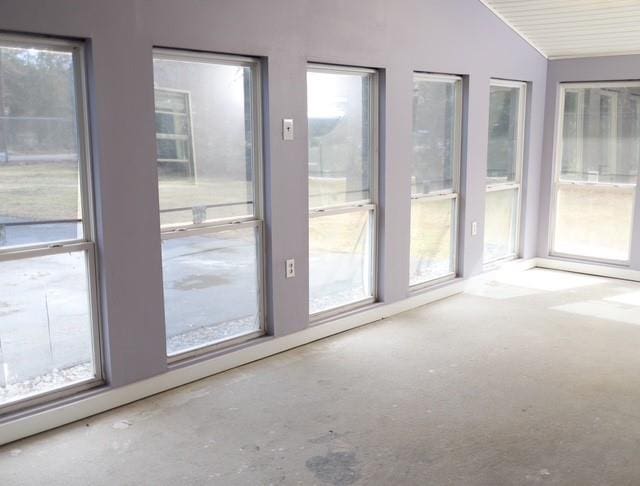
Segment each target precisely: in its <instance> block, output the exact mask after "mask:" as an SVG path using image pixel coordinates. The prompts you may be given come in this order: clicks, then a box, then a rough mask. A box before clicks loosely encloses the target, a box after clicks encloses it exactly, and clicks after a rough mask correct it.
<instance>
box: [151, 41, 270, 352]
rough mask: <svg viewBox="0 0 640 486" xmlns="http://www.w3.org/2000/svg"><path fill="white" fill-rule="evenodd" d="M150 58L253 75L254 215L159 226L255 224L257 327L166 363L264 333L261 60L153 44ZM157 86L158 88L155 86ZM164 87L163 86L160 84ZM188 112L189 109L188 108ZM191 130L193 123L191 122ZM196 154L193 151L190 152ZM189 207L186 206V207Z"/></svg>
mask: <svg viewBox="0 0 640 486" xmlns="http://www.w3.org/2000/svg"><path fill="white" fill-rule="evenodd" d="M153 59H154V60H155V59H163V60H169V61H175V60H178V61H180V60H184V61H189V62H202V63H207V64H211V63H215V64H225V65H230V66H242V67H248V68H249V69H250V70H251V76H252V93H251V96H252V111H253V113H252V115H253V126H252V134H253V140H252V142H253V143H252V148H253V161H254V163H253V194H254V196H253V215H249V216H243V217H235V218H233V217H232V218H220V219H217V220H212V221H206V222H204V223H198V224H177V225H167V226H165V227H161V228H160V237H161V240H162V241H164V240H170V239H175V238H182V237H189V236H195V235H200V234H212V233H216V232H220V231H228V230H235V229H241V228H250V227H253V228H256V234H257V239H258V241H257V242H256V251H257V255H256V261H257V264H258V282H257V286H258V319H259V322H260V326H259V329H257V330H254V331H252V332H250V333H247V334H244V335H241V336H236V337H232V338H231V339H228V340H224V341H218V342H214V343H211V344H204V345H202V346H197V347H193V348H189V349H185V350H183V351H180V352H178V353H175V354H168V353H167V363H169V364H173V363H177V362H182V361H185V360H188V359H191V358H194V357H198V356H203V355H208V354H212V353H215V352H217V351H220V350H221V349H225V348H228V347H231V346H235V345H239V344H241V343H244V342H246V341H249V340H251V339H255V338H257V337H261V336H264V335H265V334H266V329H267V322H266V321H267V317H266V274H265V260H266V245H265V228H264V199H263V197H264V196H263V194H264V192H263V171H264V167H263V166H264V159H263V148H262V144H263V133H262V130H263V122H262V117H263V113H262V111H263V109H262V73H261V63H260V60H259V59H257V58H253V57H246V56H232V55H224V54H214V53H208V52H194V51H186V50H181V49H166V48H154V49H153ZM156 89H158V88H157V87H156ZM159 89H166V88H159ZM190 113H191V110H190ZM191 128H192V130H193V125H192V127H191ZM193 154H194V155H193V156H194V157H195V151H194V152H193ZM189 209H191V208H185V210H189Z"/></svg>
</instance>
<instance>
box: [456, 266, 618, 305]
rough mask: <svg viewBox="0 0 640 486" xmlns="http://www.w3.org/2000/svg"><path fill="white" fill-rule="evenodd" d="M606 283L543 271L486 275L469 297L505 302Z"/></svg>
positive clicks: (598, 279) (594, 278) (588, 277)
mask: <svg viewBox="0 0 640 486" xmlns="http://www.w3.org/2000/svg"><path fill="white" fill-rule="evenodd" d="M605 282H606V280H605V279H603V278H600V277H594V276H591V275H582V274H578V273H568V272H558V271H555V270H547V269H544V268H533V269H531V270H527V271H524V272H520V271H511V270H505V271H497V272H495V273H493V274H489V275H487V277H486V279H483V280H482V281H481V282H479V283H476V284H473V285H471V286H470V287H469V288H468V289H467V291H466V293H467V294H470V295H476V296H478V297H487V298H490V299H497V300H505V299H512V298H517V297H526V296H528V295H536V294H541V293H545V292H558V291H563V290H572V289H577V288H583V287H587V286H590V285H598V284H602V283H605ZM496 287H500V291H499V292H496V290H495V289H496Z"/></svg>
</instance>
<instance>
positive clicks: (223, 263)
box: [154, 50, 264, 360]
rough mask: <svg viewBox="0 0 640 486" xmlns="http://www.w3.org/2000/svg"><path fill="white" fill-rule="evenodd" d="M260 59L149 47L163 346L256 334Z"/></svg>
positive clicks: (205, 345) (185, 352) (176, 351)
mask: <svg viewBox="0 0 640 486" xmlns="http://www.w3.org/2000/svg"><path fill="white" fill-rule="evenodd" d="M259 75H260V73H259V63H258V61H257V60H255V59H251V58H238V57H228V56H216V55H209V54H196V53H190V52H182V51H168V50H156V51H155V53H154V83H155V95H156V96H155V99H156V132H157V135H156V139H157V152H158V157H157V158H158V162H157V163H158V184H159V192H160V221H161V233H162V267H163V279H164V301H165V324H166V331H167V332H166V334H167V354H168V356H169V358H170V359H171V360H174V359H180V358H183V357H186V356H189V355H191V354H195V353H201V352H204V351H208V350H210V349H212V348H214V347H217V346H219V345H221V344H224V345H229V344H231V343H236V342H239V341H242V340H246V339H249V338H252V337H255V336H258V335H260V334H262V333H263V328H264V320H263V307H264V305H263V293H262V292H263V290H262V275H263V272H262V265H263V251H262V248H263V244H262V232H263V224H262V205H261V190H260V188H261V184H260V180H261V177H260V173H261V147H260V133H261V121H260V111H261V110H260V97H259V93H260V88H259V84H260V79H259Z"/></svg>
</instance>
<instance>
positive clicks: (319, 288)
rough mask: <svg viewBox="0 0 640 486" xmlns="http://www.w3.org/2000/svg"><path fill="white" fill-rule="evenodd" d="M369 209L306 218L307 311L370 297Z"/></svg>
mask: <svg viewBox="0 0 640 486" xmlns="http://www.w3.org/2000/svg"><path fill="white" fill-rule="evenodd" d="M371 217H372V212H371V211H369V210H361V211H357V210H356V211H353V212H349V213H342V214H333V215H327V216H317V217H313V218H311V219H310V220H309V299H310V302H309V312H310V313H311V314H315V313H318V312H321V311H323V310H327V309H332V308H335V307H339V306H342V305H346V304H350V303H353V302H357V301H360V300H363V299H366V298H367V297H371V296H372V295H373V294H372V289H371V264H372V262H371V255H372V252H371Z"/></svg>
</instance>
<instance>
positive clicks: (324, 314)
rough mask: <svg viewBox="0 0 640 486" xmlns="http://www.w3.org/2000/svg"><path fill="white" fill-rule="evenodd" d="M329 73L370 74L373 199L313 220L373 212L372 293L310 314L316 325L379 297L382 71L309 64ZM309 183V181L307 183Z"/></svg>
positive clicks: (316, 212)
mask: <svg viewBox="0 0 640 486" xmlns="http://www.w3.org/2000/svg"><path fill="white" fill-rule="evenodd" d="M309 72H316V73H328V74H354V75H362V74H366V75H368V78H369V83H370V96H369V113H370V129H371V133H370V141H371V144H370V145H371V146H370V148H369V149H370V154H371V162H370V163H371V167H370V176H369V195H370V197H369V199H367V200H361V201H353V202H350V203H347V204H335V205H330V206H322V207H318V208H313V209H309V220H311V218H319V217H323V216H331V215H337V214H345V213H357V212H361V211H365V210H366V211H368V212H369V231H370V234H369V241H370V242H371V249H370V258H369V265H370V267H369V270H370V272H369V278H370V282H369V285H370V288H371V296H369V297H366V298H364V299H360V300H358V301H356V302H351V303H348V304H345V305H340V306H338V307H335V308H331V309H327V310H323V311H320V312H315V313H310V314H309V321H310V323H312V324H315V323H318V322H320V321H323V320H327V319H330V318H332V317H335V316H338V315H341V314H345V313H348V312H350V311H353V310H356V309H360V308H362V307H364V306H367V305H370V304H373V303H374V302H376V301H377V300H378V264H377V262H378V170H379V169H378V166H379V160H380V159H379V126H380V125H379V106H378V104H379V101H378V97H379V75H378V71H377V70H375V69H370V68H361V67H351V66H338V65H331V64H318V63H308V64H307V73H309ZM307 184H308V182H307Z"/></svg>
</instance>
